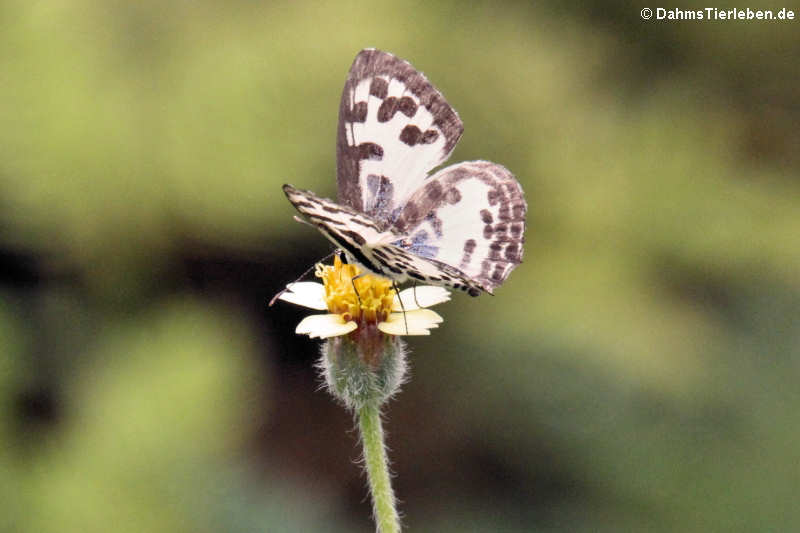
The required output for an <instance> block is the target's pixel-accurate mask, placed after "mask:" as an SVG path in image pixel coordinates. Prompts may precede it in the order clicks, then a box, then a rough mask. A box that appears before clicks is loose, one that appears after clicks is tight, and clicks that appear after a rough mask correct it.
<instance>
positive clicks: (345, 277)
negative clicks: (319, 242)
mask: <svg viewBox="0 0 800 533" xmlns="http://www.w3.org/2000/svg"><path fill="white" fill-rule="evenodd" d="M314 274H315V275H316V276H317V277H318V278H322V283H316V282H313V281H303V282H297V283H290V284H289V285H287V286H286V288H287V289H288V290H287V291H286V292H284V293H283V294H282V295H281V296H280V299H281V300H284V301H287V302H291V303H293V304H297V305H302V306H304V307H309V308H311V309H318V310H327V311H328V314H323V315H310V316H307V317H305V318H304V319H303V320H302V321H301V322H300V323H299V324H298V325H297V329H296V330H295V333H298V334H305V335H308V336H309V337H311V338H314V337H318V338H321V339H326V338H329V337H337V336H340V335H347V334H348V333H351V332H353V331H356V330H357V329H359V328H361V329H372V328H374V327H377V329H378V330H380V331H381V332H383V333H386V334H388V335H430V330H431V329H433V328H436V327H438V326H439V324H440V323H441V322H442V321H443V319H442V317H441V316H439V314H437V313H435V312H434V311H431V310H430V309H426V307H428V306H431V305H435V304H438V303H442V302H446V301H448V300H449V299H450V293H449V292H448V291H447V290H445V289H443V288H442V287H433V286H429V285H425V286H420V287H415V288H412V289H405V290H403V291H400V294H399V296H398V294H397V293H396V292H395V291H394V289H393V288H392V282H391V281H390V280H387V279H383V278H380V277H378V276H373V275H372V274H361V271H360V269H359V268H358V267H357V266H356V265H346V264H343V263H342V261H341V259H339V257H338V256H337V257H336V258H335V259H334V261H333V265H323V264H317V266H316V271H315V273H314ZM353 285H355V287H356V290H357V291H358V295H356V292H355V291H354V290H353ZM401 301H402V304H401ZM356 334H357V333H356Z"/></svg>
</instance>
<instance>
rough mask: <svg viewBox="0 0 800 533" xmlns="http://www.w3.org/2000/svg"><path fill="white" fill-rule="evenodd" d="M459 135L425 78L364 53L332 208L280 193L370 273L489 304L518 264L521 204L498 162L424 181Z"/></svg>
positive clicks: (392, 59) (292, 192)
mask: <svg viewBox="0 0 800 533" xmlns="http://www.w3.org/2000/svg"><path fill="white" fill-rule="evenodd" d="M463 131H464V126H463V124H462V122H461V119H460V118H459V116H458V114H457V113H456V111H455V110H454V109H453V108H452V107H450V105H449V104H448V103H447V100H445V98H444V96H442V94H441V93H440V92H439V91H438V90H437V89H436V88H435V87H434V86H433V85H432V84H431V83H430V82H429V81H428V80H427V78H426V77H425V76H424V75H423V74H422V73H421V72H419V71H417V70H416V69H415V68H414V67H413V66H411V64H409V63H408V62H406V61H404V60H402V59H400V58H398V57H396V56H394V55H392V54H390V53H387V52H382V51H380V50H376V49H365V50H362V51H361V52H359V53H358V55H357V56H356V58H355V60H354V61H353V64H352V66H351V67H350V71H349V73H348V75H347V80H346V82H345V85H344V90H343V91H342V98H341V103H340V105H339V125H338V134H337V142H336V156H337V183H338V202H334V201H331V200H328V199H327V198H321V197H319V196H317V195H316V194H314V193H312V192H310V191H305V190H301V189H297V188H295V187H293V186H291V185H284V186H283V191H284V193H285V194H286V196H287V198H288V199H289V201H290V202H291V203H292V204H293V205H294V206H295V208H297V210H298V211H299V212H300V213H301V214H303V215H305V217H306V218H307V219H308V220H309V221H310V222H311V223H312V224H313V225H314V226H316V227H317V229H319V231H320V232H322V234H323V235H325V236H326V237H327V238H328V239H330V240H331V241H332V242H333V243H334V244H335V245H336V246H338V247H339V248H340V249H341V250H343V251H344V252H345V254H346V255H347V258H348V260H349V261H351V262H355V263H356V264H358V265H359V266H361V267H362V268H363V269H364V270H366V271H368V272H371V273H373V274H377V275H379V276H383V277H385V278H388V279H391V280H392V281H394V282H395V283H403V282H406V281H415V282H424V283H426V284H432V285H440V286H445V287H449V288H452V289H456V290H463V291H465V292H467V293H468V294H470V295H471V296H477V295H478V294H480V293H481V291H485V292H487V293H490V294H491V293H492V292H493V290H494V289H495V288H497V287H498V286H500V285H501V284H502V283H503V282H504V281H505V279H506V278H507V277H508V275H509V274H510V273H511V271H512V270H513V269H514V267H516V266H517V265H518V264H519V263H520V262H521V261H522V245H523V243H524V233H525V214H526V211H527V204H526V203H525V198H524V195H523V192H522V187H521V186H520V184H519V182H518V181H517V180H516V179H515V178H514V176H513V175H512V174H511V172H509V171H508V170H507V169H506V168H505V167H503V166H501V165H498V164H496V163H491V162H489V161H467V162H463V163H458V164H455V165H451V166H448V167H446V168H443V169H441V170H439V171H437V172H435V173H434V174H432V175H429V173H430V172H431V171H432V169H434V168H435V167H437V166H439V165H440V164H442V163H443V162H444V161H446V160H447V158H448V157H449V156H450V154H451V152H452V151H453V149H454V148H455V146H456V143H457V142H458V140H459V139H460V138H461V134H462V132H463Z"/></svg>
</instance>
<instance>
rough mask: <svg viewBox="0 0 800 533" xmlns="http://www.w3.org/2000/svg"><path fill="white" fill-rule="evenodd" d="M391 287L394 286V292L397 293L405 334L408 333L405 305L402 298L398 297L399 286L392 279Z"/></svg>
mask: <svg viewBox="0 0 800 533" xmlns="http://www.w3.org/2000/svg"><path fill="white" fill-rule="evenodd" d="M392 287H394V292H395V294H397V299H398V300H400V309H402V310H403V323H405V325H406V335H408V318H407V317H406V307H405V306H404V305H403V299H402V298H400V288H399V287H398V286H397V282H395V281H392Z"/></svg>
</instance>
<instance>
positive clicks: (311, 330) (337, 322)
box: [294, 315, 358, 339]
mask: <svg viewBox="0 0 800 533" xmlns="http://www.w3.org/2000/svg"><path fill="white" fill-rule="evenodd" d="M357 327H358V324H356V323H355V322H353V321H352V320H351V321H350V322H345V321H344V319H343V318H342V316H341V315H311V316H307V317H305V318H304V319H303V320H301V321H300V323H299V324H297V328H296V329H295V330H294V332H295V333H297V334H301V335H308V336H309V337H311V338H312V339H313V338H315V337H317V338H320V339H327V338H328V337H338V336H339V335H346V334H348V333H350V332H351V331H353V330H354V329H356V328H357Z"/></svg>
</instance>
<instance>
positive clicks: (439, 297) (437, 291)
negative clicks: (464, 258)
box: [392, 285, 450, 311]
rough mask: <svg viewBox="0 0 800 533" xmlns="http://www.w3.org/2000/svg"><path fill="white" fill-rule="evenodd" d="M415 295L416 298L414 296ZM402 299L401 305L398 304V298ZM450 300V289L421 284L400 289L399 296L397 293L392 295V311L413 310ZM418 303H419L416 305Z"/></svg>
mask: <svg viewBox="0 0 800 533" xmlns="http://www.w3.org/2000/svg"><path fill="white" fill-rule="evenodd" d="M415 295H416V298H415ZM401 298H402V300H403V306H402V307H401V306H400V299H401ZM448 300H450V291H448V290H447V289H445V288H444V287H434V286H433V285H422V286H420V287H412V288H410V289H404V290H402V291H400V298H398V297H397V294H395V295H394V303H393V304H392V311H402V310H403V308H405V310H406V311H413V310H415V309H419V308H420V307H430V306H432V305H436V304H440V303H443V302H446V301H448ZM418 303H419V305H417V304H418Z"/></svg>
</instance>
